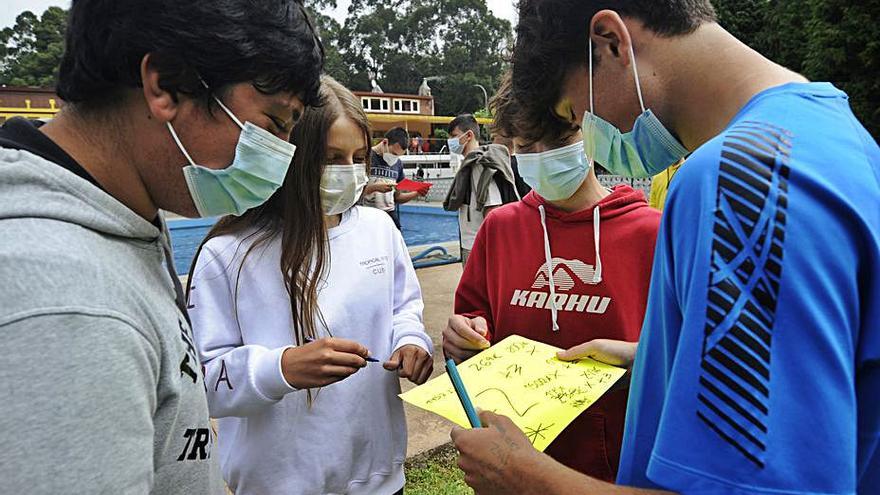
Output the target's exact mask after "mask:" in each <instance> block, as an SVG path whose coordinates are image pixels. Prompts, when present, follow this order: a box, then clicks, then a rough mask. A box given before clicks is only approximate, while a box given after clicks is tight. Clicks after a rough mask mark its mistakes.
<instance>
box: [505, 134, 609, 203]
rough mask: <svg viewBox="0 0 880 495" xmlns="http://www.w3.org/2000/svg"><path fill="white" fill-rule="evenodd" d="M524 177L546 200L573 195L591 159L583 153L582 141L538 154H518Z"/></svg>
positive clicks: (517, 158) (588, 168)
mask: <svg viewBox="0 0 880 495" xmlns="http://www.w3.org/2000/svg"><path fill="white" fill-rule="evenodd" d="M516 164H517V168H518V169H519V174H520V175H521V176H522V178H523V180H524V181H525V182H526V184H528V185H529V186H530V187H531V188H532V189H534V190H535V192H536V193H538V194H539V195H540V196H541V197H542V198H544V199H546V200H547V201H561V200H563V199H568V198H570V197H572V196H573V195H574V193H575V191H577V190H578V188H579V187H580V186H581V184H582V183H583V182H584V179H585V178H586V176H587V172H589V171H590V167H592V165H593V161H592V160H589V159H587V156H586V155H585V154H584V142H583V141H578V142H576V143H574V144H570V145H568V146H563V147H562V148H556V149H553V150H549V151H542V152H540V153H517V155H516Z"/></svg>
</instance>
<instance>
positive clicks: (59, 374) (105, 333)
mask: <svg viewBox="0 0 880 495" xmlns="http://www.w3.org/2000/svg"><path fill="white" fill-rule="evenodd" d="M86 311H90V310H83V312H81V313H67V314H63V315H58V314H54V315H44V316H35V317H30V318H25V319H20V320H16V321H14V322H12V323H8V324H5V325H0V332H2V334H3V335H4V341H3V359H2V360H0V377H2V384H3V385H2V390H3V392H2V397H3V406H2V409H3V414H2V415H0V438H2V441H0V443H2V444H3V453H2V454H0V457H2V462H0V479H2V480H3V491H8V492H9V493H105V492H111V493H119V492H125V493H149V492H150V490H151V485H152V483H151V480H152V479H153V472H154V469H155V466H154V465H153V459H154V456H155V452H154V435H155V431H154V424H153V417H154V414H155V413H156V408H157V387H158V382H159V369H160V368H161V359H160V357H159V355H158V353H157V346H158V344H157V343H154V342H152V341H148V340H147V339H146V338H145V336H144V335H142V334H141V332H140V331H139V330H138V329H136V328H135V327H134V326H132V324H131V323H129V322H128V321H127V320H126V319H124V318H123V317H120V316H115V315H111V314H106V315H101V314H99V313H94V314H87V313H86ZM190 383H191V382H190ZM198 388H200V385H198V386H194V387H193V389H192V390H193V393H201V390H198ZM205 424H207V418H205ZM179 433H182V432H179ZM169 440H170V439H169ZM175 440H176V438H175ZM72 473H75V474H76V475H75V476H67V475H65V474H72Z"/></svg>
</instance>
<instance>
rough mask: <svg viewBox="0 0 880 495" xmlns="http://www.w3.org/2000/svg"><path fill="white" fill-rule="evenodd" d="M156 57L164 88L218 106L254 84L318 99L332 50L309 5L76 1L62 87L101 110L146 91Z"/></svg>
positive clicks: (289, 1) (67, 96) (243, 0)
mask: <svg viewBox="0 0 880 495" xmlns="http://www.w3.org/2000/svg"><path fill="white" fill-rule="evenodd" d="M148 53H149V54H151V56H152V60H153V63H155V64H156V67H157V68H158V70H159V71H160V74H161V76H160V85H161V87H162V88H163V89H165V90H167V91H170V92H172V93H173V94H175V96H176V94H177V93H183V94H186V95H189V96H193V97H203V98H204V101H205V102H207V101H209V98H208V92H207V90H206V89H205V88H204V87H203V86H202V85H201V83H200V81H199V78H200V77H201V78H202V79H203V80H204V81H205V82H206V83H207V84H208V85H209V86H210V87H211V89H212V90H214V91H215V92H216V91H220V90H222V89H223V88H225V87H227V86H228V85H231V84H236V83H242V82H251V83H253V85H254V87H255V88H256V89H257V90H259V91H261V92H263V93H266V94H274V93H279V92H290V93H294V94H298V95H300V96H301V98H302V99H303V103H304V104H306V106H309V105H311V104H314V103H315V102H316V101H317V98H318V86H319V77H320V74H321V70H322V68H323V64H324V49H323V46H322V45H321V42H320V40H319V39H318V37H317V36H316V34H315V30H314V29H313V27H312V25H311V21H310V20H309V18H308V16H307V14H306V12H305V9H304V8H303V6H302V2H301V0H273V1H260V2H254V1H250V0H187V1H179V0H73V2H72V5H71V8H70V14H69V18H68V23H67V34H66V42H65V49H64V55H63V57H62V59H61V66H60V68H59V73H58V86H57V88H56V90H57V92H58V96H59V97H61V99H63V100H65V101H66V102H69V103H71V104H73V105H75V106H78V107H80V108H86V109H96V108H103V107H109V106H112V105H113V104H114V103H115V102H116V101H118V100H119V99H120V98H121V96H122V95H123V94H124V90H126V89H129V88H136V87H139V86H141V75H140V64H141V60H142V59H143V57H144V55H146V54H148Z"/></svg>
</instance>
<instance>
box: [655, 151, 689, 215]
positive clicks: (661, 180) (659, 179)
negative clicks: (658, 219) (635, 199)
mask: <svg viewBox="0 0 880 495" xmlns="http://www.w3.org/2000/svg"><path fill="white" fill-rule="evenodd" d="M682 165H684V160H680V161H679V162H678V163H676V164H675V165H671V166H670V167H668V168H667V169H666V170H664V171H662V172H660V173H659V174H657V175H655V176H654V177H653V178H652V179H651V194H650V199H649V200H648V204H650V205H651V206H652V207H654V208H657V209H658V210H660V211H663V206H664V205H665V204H666V193H667V192H668V191H669V184H670V183H671V182H672V177H673V176H675V174H676V173H677V172H678V169H680V168H681V166H682Z"/></svg>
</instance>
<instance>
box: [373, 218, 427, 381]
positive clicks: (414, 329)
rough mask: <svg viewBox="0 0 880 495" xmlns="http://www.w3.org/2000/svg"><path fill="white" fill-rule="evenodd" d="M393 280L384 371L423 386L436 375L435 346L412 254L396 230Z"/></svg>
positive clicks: (394, 233)
mask: <svg viewBox="0 0 880 495" xmlns="http://www.w3.org/2000/svg"><path fill="white" fill-rule="evenodd" d="M393 235H394V237H395V246H394V260H393V263H394V265H393V266H394V278H393V284H394V286H393V290H394V297H393V299H392V301H393V305H394V307H393V308H392V309H393V311H394V315H393V317H392V325H393V326H392V336H391V338H392V349H393V353H392V355H391V358H390V359H389V360H388V362H386V363H385V368H386V369H389V370H394V369H399V374H400V376H401V378H408V379H409V380H410V381H412V382H414V383H417V384H421V383H424V382H425V381H426V380H427V379H428V377H429V376H430V375H431V372H432V371H433V367H434V362H433V359H432V358H431V354H432V353H433V352H434V344H433V343H432V342H431V337H429V336H428V334H427V333H426V332H425V324H424V322H423V320H422V312H423V311H424V309H425V305H424V303H423V302H422V290H421V287H419V279H418V278H417V277H416V271H415V268H413V265H412V260H411V259H410V257H409V250H408V249H407V248H406V244H405V243H404V241H403V236H402V235H400V232H398V231H397V229H395V230H394V232H393Z"/></svg>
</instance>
